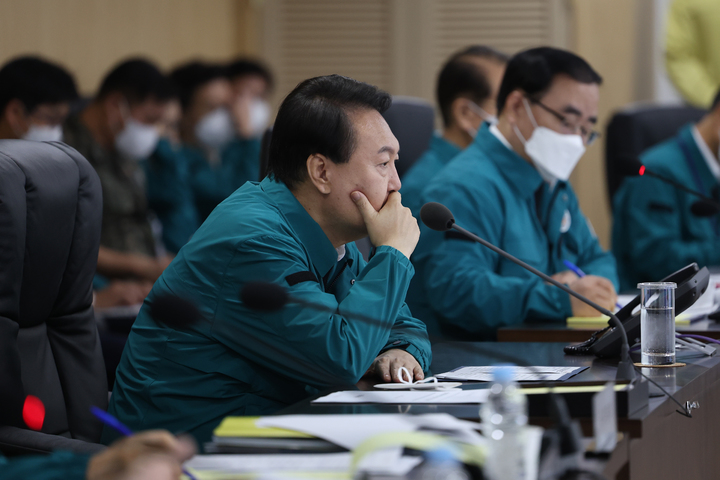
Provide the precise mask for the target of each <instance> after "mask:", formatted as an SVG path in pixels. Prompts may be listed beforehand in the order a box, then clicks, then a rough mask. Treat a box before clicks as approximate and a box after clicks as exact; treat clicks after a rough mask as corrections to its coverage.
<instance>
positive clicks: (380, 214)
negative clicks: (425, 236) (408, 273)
mask: <svg viewBox="0 0 720 480" xmlns="http://www.w3.org/2000/svg"><path fill="white" fill-rule="evenodd" d="M350 197H351V198H352V200H353V201H354V202H355V205H356V206H357V207H358V210H360V214H361V215H362V217H363V220H364V221H365V226H366V227H367V231H368V236H369V237H370V242H372V244H373V245H375V246H376V247H379V246H380V245H388V246H390V247H393V248H395V249H397V250H398V251H400V252H401V253H402V254H403V255H405V256H406V257H407V258H410V255H412V252H413V250H415V246H416V245H417V242H418V240H419V239H420V227H418V223H417V220H416V219H415V217H413V216H412V213H411V212H410V209H409V208H407V207H403V205H402V203H401V201H400V200H401V197H400V193H399V192H392V193H391V194H390V196H388V199H387V202H385V206H383V207H382V208H381V209H380V211H377V210H375V208H374V207H373V206H372V204H371V203H370V202H369V201H368V199H367V197H366V196H365V195H364V194H363V193H362V192H359V191H355V192H352V193H351V194H350Z"/></svg>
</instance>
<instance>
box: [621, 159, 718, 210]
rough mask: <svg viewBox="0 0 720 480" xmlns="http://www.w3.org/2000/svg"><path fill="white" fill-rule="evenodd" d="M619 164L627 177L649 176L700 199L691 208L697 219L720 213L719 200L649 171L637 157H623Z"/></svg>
mask: <svg viewBox="0 0 720 480" xmlns="http://www.w3.org/2000/svg"><path fill="white" fill-rule="evenodd" d="M618 163H619V165H620V172H621V173H622V174H623V175H625V176H626V177H637V176H640V177H641V176H644V175H647V176H648V177H653V178H657V179H658V180H660V181H661V182H665V183H667V184H668V185H672V186H673V187H675V188H677V189H679V190H682V191H683V192H687V193H689V194H691V195H695V196H696V197H698V198H700V200H698V201H697V202H695V203H693V204H692V205H691V206H690V211H691V212H692V213H693V215H695V216H697V217H712V216H713V215H716V214H718V213H720V203H718V202H717V200H715V199H713V198H710V197H708V196H707V195H703V194H702V193H700V192H698V191H697V190H693V189H692V188H688V187H686V186H685V185H683V184H682V183H680V182H678V181H676V180H673V179H672V178H668V177H666V176H664V175H660V174H658V173H655V172H653V171H652V170H649V169H648V168H647V167H646V166H645V165H643V164H642V162H641V161H640V160H639V159H638V158H637V157H635V156H631V155H623V156H622V157H621V160H620V161H619V162H618Z"/></svg>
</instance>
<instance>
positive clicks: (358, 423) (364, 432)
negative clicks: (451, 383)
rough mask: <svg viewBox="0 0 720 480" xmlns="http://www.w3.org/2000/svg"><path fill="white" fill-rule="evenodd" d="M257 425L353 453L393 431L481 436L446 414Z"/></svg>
mask: <svg viewBox="0 0 720 480" xmlns="http://www.w3.org/2000/svg"><path fill="white" fill-rule="evenodd" d="M375 393H392V392H375ZM395 393H397V392H395ZM417 393H426V392H417ZM434 393H438V392H434ZM257 423H258V426H261V427H263V426H264V427H277V428H286V429H289V430H298V431H301V432H305V433H308V434H310V435H314V436H316V437H319V438H323V439H325V440H327V441H328V442H332V443H334V444H335V445H339V446H341V447H344V448H347V449H349V450H352V449H354V448H356V447H357V446H358V445H360V444H361V443H362V442H364V441H365V440H367V439H368V438H370V437H373V436H375V435H380V434H383V433H391V432H392V433H400V432H415V431H418V430H426V431H432V430H437V429H438V425H442V429H443V430H448V429H452V430H457V431H459V432H462V435H460V436H462V437H464V438H467V439H469V438H471V437H472V438H475V440H478V438H477V437H479V434H478V435H477V437H476V436H475V435H472V434H473V433H476V432H473V431H472V428H471V426H472V424H471V423H470V422H463V421H459V420H457V419H456V418H455V417H453V416H451V415H448V414H446V413H433V414H426V415H400V414H363V415H352V414H347V415H345V414H340V415H277V416H270V417H262V418H260V420H258V422H257ZM475 425H476V424H475ZM466 441H467V443H474V440H473V441H468V440H466Z"/></svg>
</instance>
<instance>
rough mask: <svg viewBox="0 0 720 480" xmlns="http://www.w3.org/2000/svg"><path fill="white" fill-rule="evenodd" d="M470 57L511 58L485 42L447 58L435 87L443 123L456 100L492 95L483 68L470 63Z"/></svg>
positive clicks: (500, 60)
mask: <svg viewBox="0 0 720 480" xmlns="http://www.w3.org/2000/svg"><path fill="white" fill-rule="evenodd" d="M473 58H483V59H486V60H491V61H495V62H497V63H501V64H505V63H507V61H508V59H509V58H510V57H508V56H507V55H505V54H504V53H502V52H500V51H498V50H495V49H494V48H491V47H487V46H485V45H472V46H470V47H467V48H464V49H463V50H460V51H459V52H456V53H455V54H453V56H452V57H450V58H449V59H448V61H447V62H446V63H445V65H444V66H443V68H442V70H440V75H438V81H437V87H436V95H437V102H438V106H439V107H440V113H441V114H442V119H443V123H444V124H445V126H448V125H450V123H451V122H452V108H451V107H452V103H453V102H454V101H455V99H457V98H460V97H467V98H470V99H471V100H472V101H474V102H475V103H480V102H483V101H484V100H485V99H487V98H488V97H490V95H491V94H492V88H491V86H490V82H488V79H487V74H486V72H485V69H483V68H482V67H480V66H479V65H477V64H476V63H473V62H472V59H473Z"/></svg>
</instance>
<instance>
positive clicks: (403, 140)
mask: <svg viewBox="0 0 720 480" xmlns="http://www.w3.org/2000/svg"><path fill="white" fill-rule="evenodd" d="M383 117H384V118H385V121H386V122H387V123H388V125H389V126H390V130H392V132H393V134H394V135H395V137H396V138H397V139H398V142H399V143H400V159H399V160H398V161H397V163H396V164H395V165H396V167H397V171H398V175H399V176H400V178H401V179H402V176H403V174H404V173H405V172H406V171H408V169H409V168H410V167H412V165H413V164H414V163H415V161H416V160H417V159H418V158H420V155H422V154H423V153H424V152H425V150H427V149H428V147H429V145H430V139H431V138H432V134H433V130H434V129H435V111H434V110H433V107H432V105H431V104H430V103H428V102H427V101H425V100H423V99H422V98H416V97H403V96H394V97H393V101H392V105H391V106H390V108H388V109H387V111H386V112H385V113H384V114H383Z"/></svg>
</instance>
